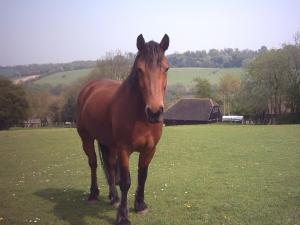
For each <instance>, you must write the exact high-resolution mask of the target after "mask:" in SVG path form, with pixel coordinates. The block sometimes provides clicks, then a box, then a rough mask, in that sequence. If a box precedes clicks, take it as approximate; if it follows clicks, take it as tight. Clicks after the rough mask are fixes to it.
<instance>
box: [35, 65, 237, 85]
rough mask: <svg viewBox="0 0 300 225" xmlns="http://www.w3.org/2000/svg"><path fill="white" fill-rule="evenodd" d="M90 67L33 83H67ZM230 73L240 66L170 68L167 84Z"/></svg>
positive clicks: (82, 75)
mask: <svg viewBox="0 0 300 225" xmlns="http://www.w3.org/2000/svg"><path fill="white" fill-rule="evenodd" d="M90 71H91V69H82V70H72V71H68V72H59V73H55V74H51V75H48V76H45V77H43V78H41V79H39V80H37V81H35V82H34V83H36V84H50V85H53V86H55V85H59V84H69V83H71V82H73V81H76V80H77V79H79V78H81V77H84V76H87V75H88V74H89V72H90ZM226 74H231V75H235V76H242V74H243V69H242V68H191V67H188V68H171V69H170V70H169V73H168V85H173V84H178V83H179V84H183V85H192V83H193V80H194V79H195V78H197V77H202V78H207V79H208V80H209V81H210V82H211V83H212V84H216V83H218V81H219V79H220V78H221V77H222V76H224V75H226Z"/></svg>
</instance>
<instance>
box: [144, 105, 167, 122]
mask: <svg viewBox="0 0 300 225" xmlns="http://www.w3.org/2000/svg"><path fill="white" fill-rule="evenodd" d="M145 111H146V116H147V119H148V122H149V123H159V122H162V121H163V114H164V107H163V106H161V107H159V110H158V111H156V112H153V111H152V110H151V109H150V107H149V106H146V110H145Z"/></svg>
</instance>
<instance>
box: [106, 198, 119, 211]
mask: <svg viewBox="0 0 300 225" xmlns="http://www.w3.org/2000/svg"><path fill="white" fill-rule="evenodd" d="M108 198H109V200H110V204H111V205H112V206H113V207H114V208H118V207H119V205H120V198H119V197H112V196H110V195H109V196H108Z"/></svg>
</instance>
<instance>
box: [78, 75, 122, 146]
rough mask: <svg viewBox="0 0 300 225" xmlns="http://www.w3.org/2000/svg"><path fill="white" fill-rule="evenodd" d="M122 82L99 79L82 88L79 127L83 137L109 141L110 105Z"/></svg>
mask: <svg viewBox="0 0 300 225" xmlns="http://www.w3.org/2000/svg"><path fill="white" fill-rule="evenodd" d="M120 84H121V81H115V80H97V81H93V82H91V83H89V84H87V85H86V86H85V87H84V88H83V89H82V90H81V92H80V94H79V97H78V102H77V129H78V132H79V134H80V136H81V137H83V136H89V137H90V138H92V139H98V140H100V141H103V142H104V143H105V142H108V141H109V140H108V139H110V133H111V131H110V130H111V127H110V115H109V107H110V104H111V101H112V99H113V97H114V95H115V93H116V91H117V90H118V88H119V86H120Z"/></svg>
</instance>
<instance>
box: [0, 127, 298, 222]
mask: <svg viewBox="0 0 300 225" xmlns="http://www.w3.org/2000/svg"><path fill="white" fill-rule="evenodd" d="M299 137H300V126H299V125H286V126H285V125H284V126H250V125H249V126H243V125H240V126H238V125H232V126H231V125H225V126H223V125H201V126H175V127H166V128H165V130H164V134H163V137H162V139H161V142H160V144H159V145H158V148H157V154H156V155H155V157H154V159H153V161H152V163H151V165H150V169H149V176H148V180H147V185H146V194H145V196H146V200H147V202H148V205H149V207H150V211H149V213H148V214H146V215H144V216H142V215H136V214H135V213H134V212H133V201H134V196H133V194H134V192H135V188H136V176H137V174H136V171H137V166H136V165H137V159H138V158H137V156H138V155H137V154H134V155H132V157H131V171H132V174H131V177H132V186H131V189H130V193H129V207H130V218H131V220H132V224H138V225H143V224H145V225H146V224H151V225H179V224H180V225H182V224H186V225H199V224H251V225H252V224H257V225H264V224H266V225H267V224H281V225H284V224H300V139H299ZM0 143H1V146H0V218H1V219H0V224H62V225H63V224H72V225H74V224H75V225H83V224H103V225H106V224H114V222H115V215H116V211H115V209H113V208H112V207H111V206H110V205H109V202H108V200H107V194H108V189H107V186H106V183H105V181H104V179H103V177H104V176H103V173H102V171H101V169H100V168H99V170H98V171H99V184H100V185H99V186H100V188H101V199H100V201H99V203H97V204H94V205H90V204H88V203H87V202H86V198H87V197H88V191H89V183H90V173H89V167H88V164H87V159H86V156H85V155H84V153H83V151H82V150H81V143H80V140H79V138H78V135H77V133H76V130H75V129H71V128H65V129H63V128H60V129H28V130H12V131H2V132H0Z"/></svg>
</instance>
